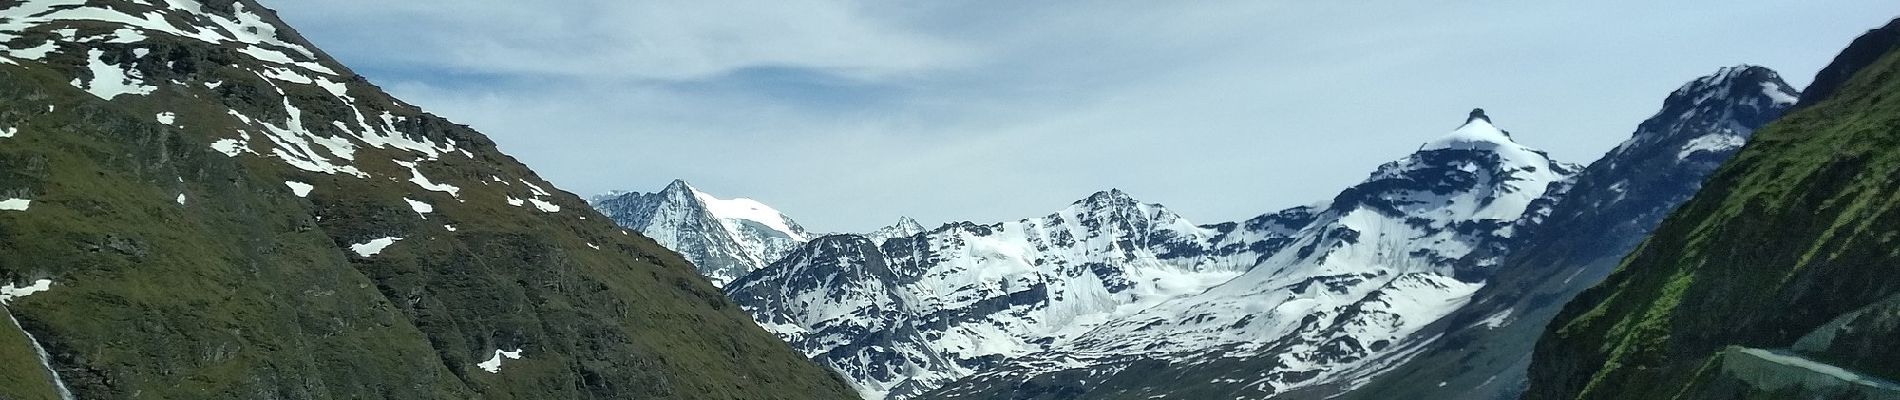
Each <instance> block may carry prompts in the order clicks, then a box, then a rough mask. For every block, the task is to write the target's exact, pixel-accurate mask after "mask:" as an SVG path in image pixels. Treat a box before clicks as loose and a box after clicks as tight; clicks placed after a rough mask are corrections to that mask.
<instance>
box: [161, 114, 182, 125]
mask: <svg viewBox="0 0 1900 400" xmlns="http://www.w3.org/2000/svg"><path fill="white" fill-rule="evenodd" d="M157 118H158V123H161V124H165V125H172V124H176V123H178V114H176V113H173V112H171V111H166V112H162V113H158V115H157Z"/></svg>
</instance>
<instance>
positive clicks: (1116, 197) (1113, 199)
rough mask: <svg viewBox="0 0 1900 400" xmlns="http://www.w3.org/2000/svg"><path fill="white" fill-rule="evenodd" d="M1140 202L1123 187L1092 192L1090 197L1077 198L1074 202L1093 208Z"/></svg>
mask: <svg viewBox="0 0 1900 400" xmlns="http://www.w3.org/2000/svg"><path fill="white" fill-rule="evenodd" d="M1139 203H1140V202H1139V201H1136V200H1135V197H1134V196H1129V195H1128V192H1124V191H1122V190H1121V189H1108V190H1103V191H1099V192H1095V193H1094V194H1090V195H1089V197H1087V198H1084V199H1082V200H1076V202H1075V203H1074V204H1075V205H1086V206H1090V207H1091V208H1101V207H1104V206H1113V205H1133V204H1139Z"/></svg>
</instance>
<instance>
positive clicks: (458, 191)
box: [396, 161, 462, 198]
mask: <svg viewBox="0 0 1900 400" xmlns="http://www.w3.org/2000/svg"><path fill="white" fill-rule="evenodd" d="M396 165H401V166H403V167H404V168H408V169H409V183H414V184H416V186H421V187H422V190H428V191H432V192H442V193H448V194H449V195H450V196H455V197H456V198H461V197H462V188H459V187H455V185H449V184H442V183H435V182H434V181H430V180H429V177H427V176H422V171H421V170H418V169H416V163H414V162H409V161H397V162H396Z"/></svg>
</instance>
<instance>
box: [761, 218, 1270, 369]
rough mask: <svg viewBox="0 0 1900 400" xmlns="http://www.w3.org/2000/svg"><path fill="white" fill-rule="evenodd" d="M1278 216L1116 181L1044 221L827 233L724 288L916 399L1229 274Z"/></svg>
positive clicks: (812, 344)
mask: <svg viewBox="0 0 1900 400" xmlns="http://www.w3.org/2000/svg"><path fill="white" fill-rule="evenodd" d="M1288 219H1290V220H1298V218H1297V217H1289V218H1288ZM1277 222H1279V221H1278V220H1272V221H1270V220H1265V219H1263V220H1261V221H1256V223H1252V224H1248V225H1246V226H1241V225H1238V224H1229V225H1225V226H1223V227H1219V228H1214V227H1199V226H1195V225H1194V224H1192V223H1190V222H1188V221H1187V220H1185V219H1183V218H1181V217H1180V216H1178V215H1175V214H1174V213H1173V212H1171V211H1168V209H1166V208H1165V207H1162V206H1161V205H1158V204H1144V203H1141V202H1139V201H1136V200H1135V199H1134V198H1132V197H1130V196H1129V195H1128V194H1127V193H1123V192H1122V191H1120V190H1110V191H1105V192H1100V193H1095V194H1094V195H1091V196H1089V197H1088V198H1086V199H1083V200H1081V201H1077V202H1075V203H1074V204H1072V205H1070V206H1069V207H1068V208H1065V209H1062V210H1060V211H1057V212H1055V213H1052V214H1049V215H1047V216H1043V217H1040V218H1030V219H1023V220H1019V221H1012V222H1003V223H994V224H975V223H968V222H964V223H957V224H950V225H945V226H943V227H940V228H937V229H936V230H933V231H930V232H927V233H921V234H917V235H912V236H903V237H895V238H891V239H888V240H884V241H882V242H879V241H877V240H874V239H872V238H870V237H867V236H862V235H834V236H828V237H823V238H819V239H817V240H815V241H813V242H812V243H811V244H809V245H807V246H805V247H802V248H800V249H799V250H797V251H794V252H793V253H792V254H790V255H788V256H786V257H785V258H784V259H782V260H780V261H779V262H776V263H773V264H772V265H771V266H770V267H767V268H765V269H762V270H759V271H757V272H754V273H753V274H751V275H748V276H746V277H745V278H743V279H741V280H739V281H737V282H734V283H733V284H732V285H731V286H728V287H727V293H728V294H729V295H731V296H732V297H733V298H734V299H735V300H736V301H737V302H738V303H739V304H741V306H742V307H744V308H745V309H747V310H748V311H751V312H753V314H754V316H755V317H756V318H757V319H758V320H759V322H760V324H761V325H764V326H766V327H767V329H768V330H771V331H774V332H776V333H778V334H779V335H780V337H782V338H785V339H786V341H788V342H791V343H792V344H793V346H794V347H796V348H799V349H801V350H804V351H805V352H806V354H808V355H810V356H812V357H813V358H815V359H817V360H818V361H819V362H820V363H823V364H827V365H829V366H831V367H833V368H835V369H837V370H838V371H840V372H842V373H844V374H845V375H847V376H849V377H850V378H851V380H852V381H854V382H855V384H856V385H857V386H858V388H859V389H860V390H861V391H862V392H863V393H864V394H865V395H866V397H868V398H884V397H891V398H907V397H913V396H915V395H917V394H918V393H921V392H922V391H924V390H928V389H930V388H933V387H936V386H937V385H941V384H943V383H946V382H949V381H951V380H954V379H956V378H959V377H962V376H966V375H968V374H971V373H975V372H978V371H983V370H988V369H993V368H998V367H1002V366H1004V365H1006V364H1007V363H1010V362H1014V361H1013V359H1015V358H1017V357H1021V356H1024V355H1028V354H1032V353H1037V352H1041V351H1045V350H1047V349H1049V348H1051V347H1052V346H1054V345H1056V344H1059V343H1063V342H1067V341H1069V340H1072V339H1073V338H1075V337H1077V336H1079V335H1082V334H1084V333H1086V332H1088V330H1089V329H1090V328H1092V327H1094V326H1097V325H1100V324H1102V323H1103V322H1106V321H1111V320H1114V319H1117V318H1121V317H1125V316H1127V315H1131V314H1133V313H1135V312H1137V311H1140V310H1142V309H1145V308H1148V307H1151V306H1153V305H1155V304H1159V303H1162V302H1165V301H1168V300H1170V299H1175V298H1179V297H1182V296H1188V295H1193V294H1195V293H1199V292H1200V291H1202V290H1205V289H1207V288H1208V287H1211V286H1213V285H1215V284H1218V283H1220V282H1223V281H1226V280H1228V279H1231V278H1233V277H1234V276H1237V275H1239V274H1240V273H1241V272H1242V271H1244V270H1245V268H1246V267H1247V266H1249V265H1251V264H1252V262H1253V260H1254V259H1256V258H1257V257H1256V256H1255V255H1254V253H1252V252H1251V251H1250V249H1260V248H1268V249H1271V248H1274V247H1275V246H1277V243H1280V242H1277V241H1274V240H1273V239H1277V238H1278V237H1277V236H1276V235H1278V234H1280V233H1282V232H1286V231H1287V229H1286V228H1285V227H1283V226H1281V225H1279V224H1278V223H1277ZM1256 227H1257V228H1259V229H1258V230H1256V229H1255V228H1256ZM1217 239H1218V240H1217ZM1248 239H1256V240H1257V241H1258V242H1269V243H1271V244H1261V245H1255V246H1249V245H1246V244H1244V243H1246V240H1248ZM1216 242H1223V243H1233V245H1231V246H1228V247H1225V248H1217V247H1216V246H1214V243H1216Z"/></svg>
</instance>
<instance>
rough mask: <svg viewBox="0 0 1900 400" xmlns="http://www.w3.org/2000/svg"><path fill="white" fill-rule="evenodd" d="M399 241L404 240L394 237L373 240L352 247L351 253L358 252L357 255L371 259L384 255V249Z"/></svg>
mask: <svg viewBox="0 0 1900 400" xmlns="http://www.w3.org/2000/svg"><path fill="white" fill-rule="evenodd" d="M398 240H402V238H399V237H393V236H392V237H384V238H377V239H371V240H370V241H368V242H363V243H357V244H352V245H350V251H354V252H356V255H358V256H363V257H369V256H373V255H376V254H377V253H382V252H383V249H384V248H387V247H389V245H391V244H395V243H396V241H398Z"/></svg>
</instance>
